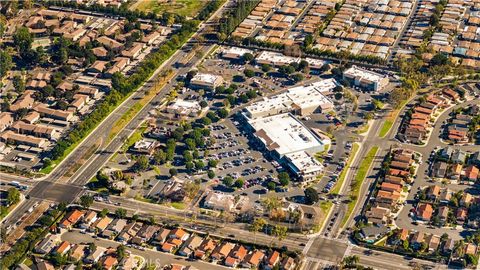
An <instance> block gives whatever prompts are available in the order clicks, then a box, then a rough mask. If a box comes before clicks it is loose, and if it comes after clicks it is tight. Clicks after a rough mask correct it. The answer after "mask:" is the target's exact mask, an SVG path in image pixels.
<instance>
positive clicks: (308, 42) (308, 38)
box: [303, 34, 313, 48]
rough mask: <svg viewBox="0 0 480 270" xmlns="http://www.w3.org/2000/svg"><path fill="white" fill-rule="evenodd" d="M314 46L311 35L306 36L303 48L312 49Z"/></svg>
mask: <svg viewBox="0 0 480 270" xmlns="http://www.w3.org/2000/svg"><path fill="white" fill-rule="evenodd" d="M312 44H313V36H312V35H311V34H308V35H306V36H305V39H304V40H303V46H304V47H305V48H308V47H310V46H311V45H312Z"/></svg>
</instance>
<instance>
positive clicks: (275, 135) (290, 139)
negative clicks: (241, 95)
mask: <svg viewBox="0 0 480 270" xmlns="http://www.w3.org/2000/svg"><path fill="white" fill-rule="evenodd" d="M249 123H250V125H251V126H252V127H253V128H254V129H255V130H256V131H257V136H258V137H259V138H260V140H262V141H264V143H265V145H267V147H269V146H271V149H270V150H275V151H277V152H278V154H279V155H285V154H288V153H292V152H298V151H306V150H309V149H313V148H316V147H322V143H321V141H320V140H319V139H318V138H317V137H316V136H314V135H313V133H312V132H310V130H308V129H307V128H306V127H305V126H304V125H303V124H302V123H301V122H300V121H298V120H297V119H296V118H295V117H293V116H292V115H291V114H289V113H284V114H278V115H274V116H268V117H265V118H259V119H255V120H250V121H249Z"/></svg>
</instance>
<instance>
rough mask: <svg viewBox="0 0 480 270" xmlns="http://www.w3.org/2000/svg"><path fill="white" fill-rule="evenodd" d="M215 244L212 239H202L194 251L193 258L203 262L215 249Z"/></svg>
mask: <svg viewBox="0 0 480 270" xmlns="http://www.w3.org/2000/svg"><path fill="white" fill-rule="evenodd" d="M216 246H217V243H216V242H215V241H213V240H212V239H204V240H203V242H202V244H200V246H199V247H198V248H197V249H196V250H195V253H194V256H195V258H197V259H201V260H203V259H204V258H206V257H207V256H208V255H210V253H211V252H212V251H213V250H214V249H215V247H216Z"/></svg>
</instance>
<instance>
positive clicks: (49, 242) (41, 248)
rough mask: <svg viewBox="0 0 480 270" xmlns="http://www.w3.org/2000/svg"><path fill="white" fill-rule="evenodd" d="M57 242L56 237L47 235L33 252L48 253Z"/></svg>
mask: <svg viewBox="0 0 480 270" xmlns="http://www.w3.org/2000/svg"><path fill="white" fill-rule="evenodd" d="M57 241H58V237H57V236H56V235H53V234H49V235H48V236H47V237H45V238H44V239H43V240H42V241H41V242H40V243H39V244H38V245H37V246H36V247H35V252H36V253H40V254H47V253H50V252H51V251H52V250H53V248H54V247H55V245H56V243H57Z"/></svg>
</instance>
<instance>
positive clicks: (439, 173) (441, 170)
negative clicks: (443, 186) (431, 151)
mask: <svg viewBox="0 0 480 270" xmlns="http://www.w3.org/2000/svg"><path fill="white" fill-rule="evenodd" d="M447 168H448V164H447V163H446V162H443V161H437V162H435V163H434V164H433V168H432V175H433V177H436V178H444V177H445V175H446V173H447Z"/></svg>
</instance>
